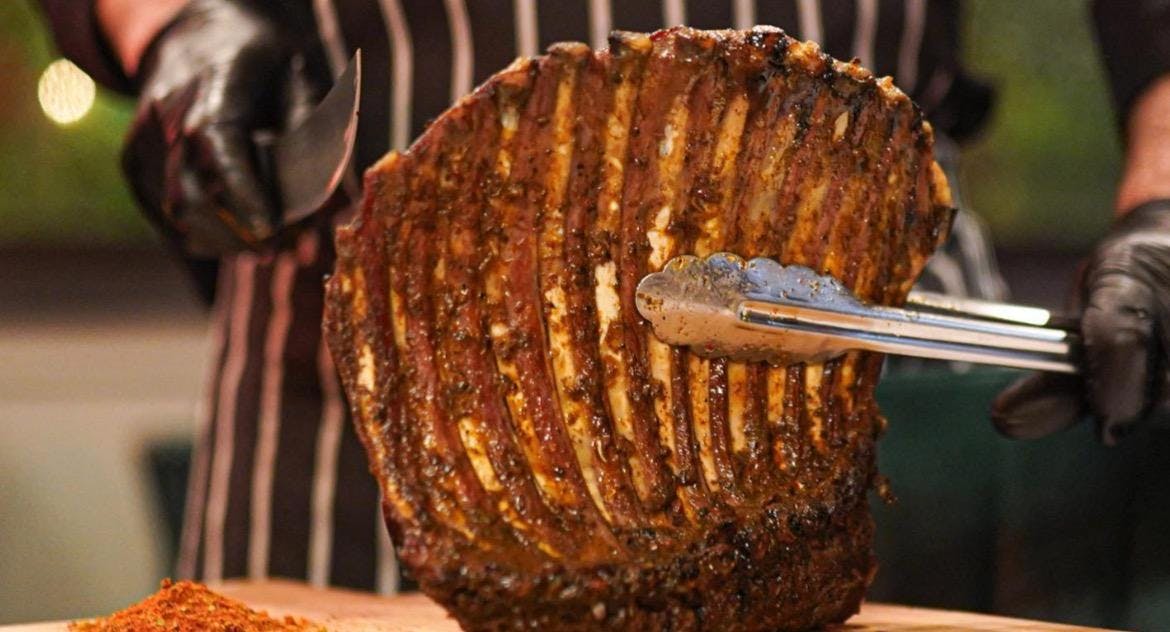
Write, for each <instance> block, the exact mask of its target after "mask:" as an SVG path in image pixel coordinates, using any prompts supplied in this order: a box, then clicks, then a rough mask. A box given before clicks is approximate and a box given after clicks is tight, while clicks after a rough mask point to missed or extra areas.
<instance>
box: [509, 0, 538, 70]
mask: <svg viewBox="0 0 1170 632" xmlns="http://www.w3.org/2000/svg"><path fill="white" fill-rule="evenodd" d="M514 10H515V12H516V54H517V55H520V56H521V57H534V56H536V51H537V49H538V48H539V47H540V34H539V33H538V32H537V27H536V0H515V9H514Z"/></svg>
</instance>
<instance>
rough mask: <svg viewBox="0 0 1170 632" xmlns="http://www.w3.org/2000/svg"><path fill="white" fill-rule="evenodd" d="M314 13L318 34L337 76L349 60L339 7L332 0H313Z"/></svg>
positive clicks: (330, 66)
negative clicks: (338, 18)
mask: <svg viewBox="0 0 1170 632" xmlns="http://www.w3.org/2000/svg"><path fill="white" fill-rule="evenodd" d="M313 15H314V17H316V19H317V34H318V36H320V38H321V42H322V43H323V44H324V48H325V56H326V57H327V58H328V59H329V68H330V70H332V71H333V76H334V77H337V76H338V75H340V74H341V73H342V71H344V70H345V64H346V63H347V62H348V61H349V56H348V55H347V54H346V46H345V37H344V36H342V34H341V25H340V24H339V23H338V20H337V7H335V6H334V5H333V3H332V2H331V1H330V0H313Z"/></svg>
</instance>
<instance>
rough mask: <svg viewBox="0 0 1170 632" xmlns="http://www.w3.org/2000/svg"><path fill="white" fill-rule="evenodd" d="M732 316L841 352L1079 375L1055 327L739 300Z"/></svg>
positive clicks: (1070, 347) (1068, 340)
mask: <svg viewBox="0 0 1170 632" xmlns="http://www.w3.org/2000/svg"><path fill="white" fill-rule="evenodd" d="M999 305H1002V304H999ZM1026 309H1034V308H1026ZM1039 311H1044V310H1039ZM735 312H736V315H737V317H738V320H739V322H740V323H741V326H746V327H749V328H756V329H760V328H763V329H775V328H782V329H785V330H788V331H795V332H803V333H808V334H815V335H819V336H824V337H827V338H829V339H831V340H832V341H833V342H834V343H835V344H837V345H838V346H839V347H840V348H841V349H864V350H868V351H879V352H882V353H893V354H897V355H909V356H916V357H923V358H932V359H937V360H952V361H961V362H975V363H979V364H995V365H1000V366H1009V367H1015V368H1023V369H1037V370H1041V371H1051V372H1056V373H1077V372H1078V368H1077V366H1076V364H1075V363H1074V362H1073V361H1072V355H1073V353H1075V349H1076V347H1077V346H1078V345H1079V340H1078V339H1077V336H1076V334H1075V333H1073V332H1071V331H1069V330H1066V329H1061V328H1056V327H1041V326H1037V325H1025V324H1020V321H1019V320H1018V319H1014V320H1009V319H1007V318H1000V319H997V320H992V319H989V318H987V317H982V316H974V317H973V316H969V315H965V314H960V313H958V312H953V311H947V310H942V309H938V310H937V311H926V310H914V309H903V308H895V307H882V306H864V307H857V308H853V309H849V310H825V309H822V308H814V307H811V306H810V307H805V306H801V305H798V304H792V303H787V304H781V303H772V302H766V301H755V300H745V301H740V302H739V303H738V304H737V305H736V307H735ZM1001 313H1002V312H1001ZM1008 313H1009V314H1012V315H1019V317H1020V318H1028V317H1031V318H1033V320H1035V319H1036V317H1038V316H1039V314H1037V313H1033V314H1029V313H1027V312H1022V313H1012V312H1008ZM1045 320H1048V319H1047V318H1046V319H1045Z"/></svg>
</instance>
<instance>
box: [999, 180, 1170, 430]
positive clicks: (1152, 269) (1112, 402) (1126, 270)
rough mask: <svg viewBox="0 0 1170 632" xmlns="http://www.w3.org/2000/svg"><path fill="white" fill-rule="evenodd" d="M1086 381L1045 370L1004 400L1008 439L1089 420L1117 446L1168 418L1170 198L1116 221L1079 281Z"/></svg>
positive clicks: (1001, 403) (1009, 390)
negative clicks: (1150, 424) (1135, 432)
mask: <svg viewBox="0 0 1170 632" xmlns="http://www.w3.org/2000/svg"><path fill="white" fill-rule="evenodd" d="M1076 298H1077V300H1078V304H1079V306H1080V307H1081V317H1080V318H1081V320H1080V330H1081V336H1082V339H1083V343H1084V345H1083V352H1082V357H1081V358H1079V360H1078V361H1079V364H1080V368H1081V372H1082V375H1080V376H1072V375H1057V374H1051V373H1040V374H1036V375H1032V376H1029V377H1026V378H1023V379H1021V380H1020V381H1018V382H1016V383H1015V384H1013V385H1011V386H1010V387H1008V388H1007V389H1005V390H1004V391H1003V392H1002V393H1000V394H999V397H997V398H996V400H995V404H994V406H993V408H992V420H993V421H994V423H995V426H996V428H997V429H998V430H999V431H1000V432H1002V433H1003V434H1005V435H1007V436H1009V437H1015V438H1036V437H1041V436H1044V435H1047V434H1050V433H1052V432H1056V431H1058V430H1062V429H1064V428H1067V427H1069V426H1071V425H1073V424H1075V423H1076V422H1077V421H1079V420H1081V419H1083V418H1085V417H1087V416H1092V417H1093V418H1094V419H1095V420H1096V422H1097V424H1098V428H1099V430H1100V437H1101V440H1102V441H1103V442H1104V443H1105V444H1107V445H1113V444H1114V443H1116V442H1117V441H1118V440H1119V439H1120V438H1122V437H1123V436H1125V435H1126V434H1128V433H1129V432H1130V431H1131V430H1133V429H1134V428H1135V427H1136V426H1137V425H1138V424H1139V423H1142V422H1152V421H1154V420H1161V419H1164V418H1166V417H1167V415H1168V414H1170V363H1168V362H1167V360H1168V359H1170V358H1168V356H1167V350H1168V349H1170V200H1158V201H1154V202H1149V203H1146V204H1143V205H1141V206H1139V207H1137V208H1135V209H1133V210H1132V211H1130V212H1129V213H1127V214H1126V215H1125V216H1123V217H1122V218H1121V219H1119V220H1118V221H1117V222H1116V224H1114V226H1113V228H1112V230H1111V231H1110V232H1109V234H1108V235H1107V236H1106V237H1105V239H1104V240H1103V241H1102V242H1101V243H1100V244H1099V245H1098V246H1097V249H1096V250H1095V251H1094V252H1093V255H1092V256H1091V257H1090V259H1089V261H1088V263H1087V266H1086V268H1085V270H1084V271H1083V273H1082V275H1081V282H1080V287H1079V289H1078V292H1077V296H1076Z"/></svg>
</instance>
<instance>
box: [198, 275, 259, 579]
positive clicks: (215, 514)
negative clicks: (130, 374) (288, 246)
mask: <svg viewBox="0 0 1170 632" xmlns="http://www.w3.org/2000/svg"><path fill="white" fill-rule="evenodd" d="M229 265H231V266H232V267H233V268H234V273H235V275H236V276H237V279H236V284H235V287H234V288H233V291H232V299H231V313H230V318H231V324H230V325H229V331H228V355H227V358H226V359H225V361H224V367H223V373H222V374H221V376H220V383H219V398H218V401H217V403H216V413H215V417H216V428H215V446H214V450H215V451H214V453H213V454H212V460H211V481H210V483H209V485H208V499H207V517H206V520H207V524H206V527H205V528H206V530H207V536H206V542H205V546H204V550H203V574H202V575H203V579H204V581H208V582H217V581H220V580H221V579H223V555H224V523H225V521H226V519H227V505H228V491H229V489H230V487H231V480H230V479H231V471H232V453H233V452H234V441H235V431H236V428H235V422H236V419H235V417H236V399H237V397H238V395H239V391H240V380H241V379H242V378H243V376H244V365H245V363H246V362H247V359H248V318H249V315H250V312H251V307H252V298H253V294H254V291H255V275H256V257H255V256H254V255H252V254H251V253H243V254H240V255H238V256H237V258H236V259H235V261H232V262H229Z"/></svg>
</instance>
